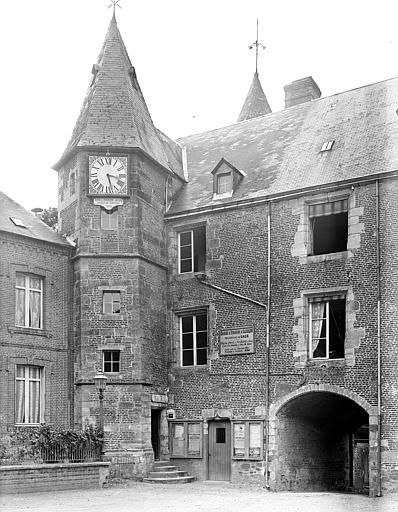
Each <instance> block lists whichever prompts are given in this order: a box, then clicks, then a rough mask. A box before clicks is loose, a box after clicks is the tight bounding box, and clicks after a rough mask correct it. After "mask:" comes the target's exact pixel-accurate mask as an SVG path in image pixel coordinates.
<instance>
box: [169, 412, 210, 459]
mask: <svg viewBox="0 0 398 512" xmlns="http://www.w3.org/2000/svg"><path fill="white" fill-rule="evenodd" d="M202 430H203V429H202V423H201V422H198V421H178V422H172V423H170V451H171V453H170V455H171V457H176V458H193V459H194V458H201V457H202Z"/></svg>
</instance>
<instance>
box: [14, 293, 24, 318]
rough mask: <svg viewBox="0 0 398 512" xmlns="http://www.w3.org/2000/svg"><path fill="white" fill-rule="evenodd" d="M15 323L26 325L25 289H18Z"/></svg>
mask: <svg viewBox="0 0 398 512" xmlns="http://www.w3.org/2000/svg"><path fill="white" fill-rule="evenodd" d="M15 325H25V290H21V289H20V288H17V289H16V299H15Z"/></svg>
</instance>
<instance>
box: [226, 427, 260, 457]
mask: <svg viewBox="0 0 398 512" xmlns="http://www.w3.org/2000/svg"><path fill="white" fill-rule="evenodd" d="M262 455H263V423H262V422H260V421H240V422H236V423H234V424H233V457H234V458H237V459H261V458H262Z"/></svg>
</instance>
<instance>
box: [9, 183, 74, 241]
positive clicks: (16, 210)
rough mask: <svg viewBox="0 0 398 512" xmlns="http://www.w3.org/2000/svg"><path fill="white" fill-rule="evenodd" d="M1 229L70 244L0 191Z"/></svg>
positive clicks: (43, 239) (42, 239)
mask: <svg viewBox="0 0 398 512" xmlns="http://www.w3.org/2000/svg"><path fill="white" fill-rule="evenodd" d="M12 219H14V220H12ZM1 231H5V232H7V233H13V234H15V235H21V236H26V237H29V238H34V239H36V240H41V241H44V242H50V243H54V244H57V245H64V246H67V247H70V244H69V243H68V242H67V241H66V240H65V239H64V238H63V237H62V236H61V235H59V234H58V233H56V232H55V231H53V230H52V229H51V228H50V227H49V226H47V224H45V223H44V222H42V221H41V220H40V219H39V218H37V217H35V216H34V215H33V214H32V213H31V212H28V211H27V210H25V208H23V207H22V206H21V205H19V204H18V203H16V202H15V201H13V200H12V199H10V198H9V197H8V196H6V195H5V194H4V193H3V192H0V232H1Z"/></svg>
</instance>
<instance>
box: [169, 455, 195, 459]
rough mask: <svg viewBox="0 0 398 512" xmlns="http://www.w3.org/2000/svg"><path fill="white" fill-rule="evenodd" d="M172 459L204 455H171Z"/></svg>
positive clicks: (193, 457)
mask: <svg viewBox="0 0 398 512" xmlns="http://www.w3.org/2000/svg"><path fill="white" fill-rule="evenodd" d="M170 459H203V455H170Z"/></svg>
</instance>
